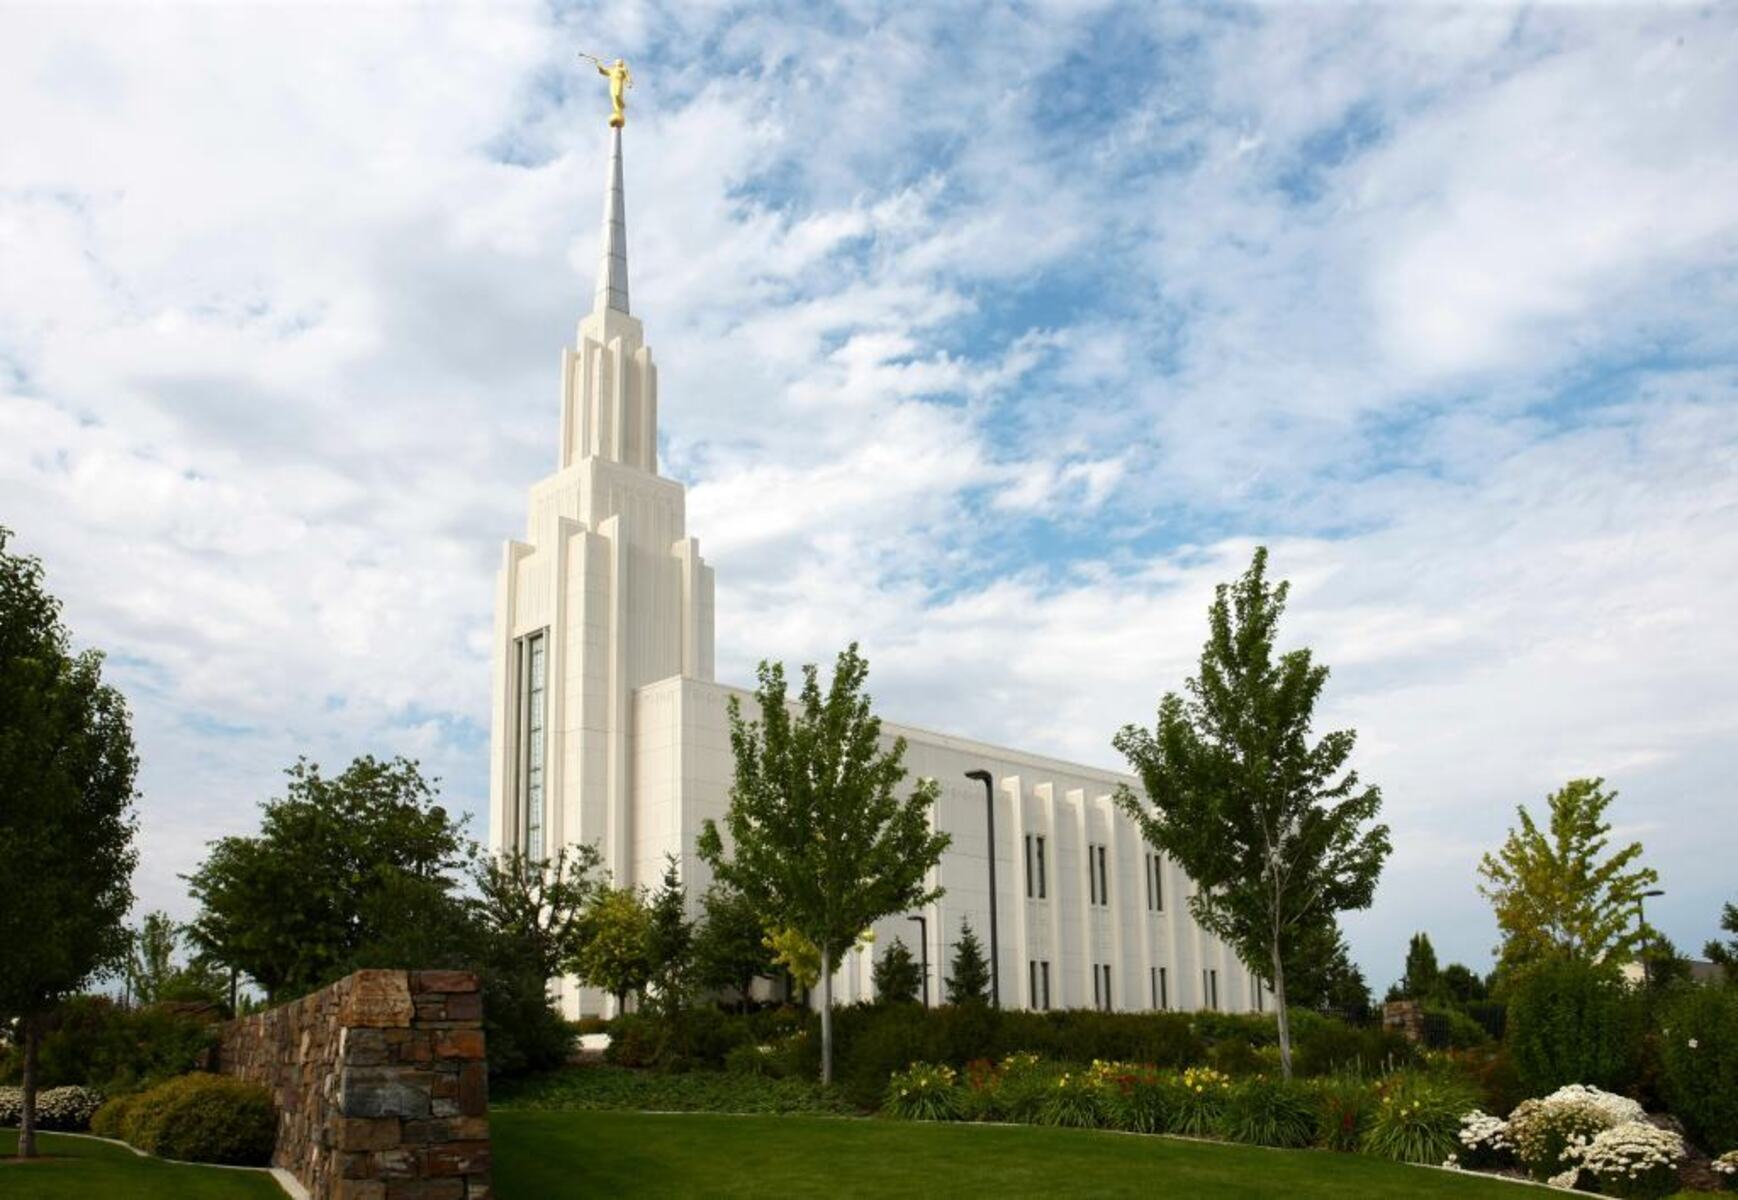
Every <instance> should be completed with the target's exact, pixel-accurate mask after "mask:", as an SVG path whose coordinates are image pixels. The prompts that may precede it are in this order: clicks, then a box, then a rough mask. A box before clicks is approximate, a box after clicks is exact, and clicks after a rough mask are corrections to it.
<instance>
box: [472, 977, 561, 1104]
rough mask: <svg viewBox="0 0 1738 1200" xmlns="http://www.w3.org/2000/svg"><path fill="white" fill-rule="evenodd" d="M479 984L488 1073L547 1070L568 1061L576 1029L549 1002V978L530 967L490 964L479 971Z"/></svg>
mask: <svg viewBox="0 0 1738 1200" xmlns="http://www.w3.org/2000/svg"><path fill="white" fill-rule="evenodd" d="M482 984H483V988H482V990H483V1034H484V1036H485V1037H486V1038H487V1039H488V1044H489V1074H491V1075H494V1076H497V1077H500V1076H512V1075H522V1074H525V1073H527V1072H530V1071H547V1070H551V1069H553V1068H555V1067H559V1066H561V1065H562V1064H563V1063H565V1062H566V1061H567V1057H568V1055H569V1054H571V1053H573V1040H574V1034H575V1031H574V1027H573V1025H572V1024H571V1023H570V1022H569V1021H567V1019H566V1018H564V1017H563V1016H562V1015H561V1014H560V1013H558V1012H556V1011H555V1009H554V1008H553V1007H551V1005H550V1003H549V994H548V987H549V984H548V981H547V980H545V979H544V978H543V977H542V976H541V975H540V974H538V973H537V972H536V971H534V970H532V971H527V970H523V969H507V968H501V969H494V968H491V969H488V970H485V971H483V972H482Z"/></svg>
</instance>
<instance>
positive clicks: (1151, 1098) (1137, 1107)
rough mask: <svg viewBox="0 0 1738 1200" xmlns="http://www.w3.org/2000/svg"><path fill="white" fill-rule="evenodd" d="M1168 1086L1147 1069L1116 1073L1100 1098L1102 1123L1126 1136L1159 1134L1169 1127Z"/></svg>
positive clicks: (1163, 1078) (1155, 1071) (1131, 1069)
mask: <svg viewBox="0 0 1738 1200" xmlns="http://www.w3.org/2000/svg"><path fill="white" fill-rule="evenodd" d="M1171 1091H1172V1089H1171V1086H1170V1082H1169V1080H1167V1079H1166V1077H1165V1076H1164V1075H1163V1074H1161V1073H1160V1072H1159V1071H1158V1070H1157V1069H1156V1068H1153V1067H1149V1066H1141V1067H1133V1068H1126V1069H1123V1070H1120V1071H1118V1072H1117V1073H1116V1074H1115V1075H1113V1076H1112V1077H1111V1078H1110V1079H1109V1080H1108V1081H1107V1082H1106V1084H1105V1086H1104V1090H1103V1093H1102V1095H1101V1096H1100V1100H1099V1103H1100V1107H1101V1108H1102V1110H1103V1114H1104V1122H1105V1124H1106V1125H1109V1126H1110V1127H1111V1128H1112V1129H1121V1130H1123V1131H1125V1132H1127V1133H1162V1132H1164V1130H1165V1129H1166V1127H1167V1125H1168V1123H1169V1116H1168V1114H1169V1110H1170V1099H1169V1098H1170V1095H1171Z"/></svg>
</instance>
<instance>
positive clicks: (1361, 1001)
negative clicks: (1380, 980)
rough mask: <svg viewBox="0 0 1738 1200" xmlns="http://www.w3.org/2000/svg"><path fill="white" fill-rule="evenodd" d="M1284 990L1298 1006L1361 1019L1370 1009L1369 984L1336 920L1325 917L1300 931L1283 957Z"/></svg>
mask: <svg viewBox="0 0 1738 1200" xmlns="http://www.w3.org/2000/svg"><path fill="white" fill-rule="evenodd" d="M1285 993H1286V997H1287V1001H1288V1003H1290V1004H1292V1005H1294V1006H1296V1007H1298V1008H1311V1009H1315V1010H1317V1011H1318V1012H1332V1013H1337V1014H1339V1015H1340V1016H1343V1017H1347V1018H1349V1019H1353V1020H1362V1019H1363V1018H1364V1017H1365V1015H1367V1014H1368V1013H1369V1011H1370V986H1369V984H1367V983H1366V982H1365V981H1364V972H1363V970H1362V969H1360V968H1359V966H1358V964H1357V963H1355V962H1353V961H1352V953H1351V948H1350V947H1349V946H1347V945H1346V938H1345V935H1344V934H1343V933H1341V932H1340V924H1339V922H1338V921H1334V920H1327V921H1322V922H1320V923H1318V924H1316V925H1314V926H1312V927H1311V928H1310V929H1309V930H1308V931H1306V932H1305V933H1303V934H1301V935H1300V936H1299V937H1298V938H1297V939H1296V941H1295V943H1294V949H1293V950H1292V952H1291V953H1290V954H1289V955H1288V956H1287V958H1286V982H1285Z"/></svg>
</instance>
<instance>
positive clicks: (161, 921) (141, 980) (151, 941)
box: [126, 911, 181, 1004]
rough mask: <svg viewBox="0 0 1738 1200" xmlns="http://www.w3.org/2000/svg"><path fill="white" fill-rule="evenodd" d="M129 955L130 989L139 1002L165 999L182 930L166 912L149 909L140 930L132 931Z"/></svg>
mask: <svg viewBox="0 0 1738 1200" xmlns="http://www.w3.org/2000/svg"><path fill="white" fill-rule="evenodd" d="M128 940H129V941H130V943H131V946H130V948H129V950H128V954H127V971H126V984H127V991H128V992H130V993H131V994H132V997H133V999H134V1000H135V1001H137V1002H138V1003H140V1004H151V1003H153V1002H155V1001H157V1000H160V999H162V998H163V991H164V988H165V987H166V986H167V984H168V983H169V980H170V977H171V976H173V975H174V973H175V948H176V945H177V944H178V943H179V942H180V940H181V930H180V929H179V928H177V927H176V924H175V922H174V921H173V920H172V919H171V918H170V916H169V914H168V913H166V912H161V911H158V912H148V913H146V914H145V919H144V920H143V921H142V922H140V924H139V928H138V929H137V930H133V931H130V932H129V934H128Z"/></svg>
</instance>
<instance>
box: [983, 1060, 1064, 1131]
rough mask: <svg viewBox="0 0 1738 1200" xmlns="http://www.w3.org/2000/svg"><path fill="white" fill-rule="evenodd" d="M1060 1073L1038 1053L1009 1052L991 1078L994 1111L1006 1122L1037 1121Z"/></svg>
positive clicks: (992, 1109)
mask: <svg viewBox="0 0 1738 1200" xmlns="http://www.w3.org/2000/svg"><path fill="white" fill-rule="evenodd" d="M1060 1073H1061V1072H1059V1071H1058V1070H1057V1069H1056V1068H1055V1067H1052V1066H1050V1065H1048V1064H1046V1063H1044V1062H1042V1061H1040V1059H1039V1058H1038V1056H1037V1055H1036V1054H1027V1053H1015V1054H1010V1055H1008V1056H1007V1057H1006V1058H1004V1059H1003V1060H1002V1061H1001V1064H1000V1065H999V1066H998V1067H997V1068H996V1070H995V1072H994V1074H993V1076H992V1077H991V1080H990V1085H989V1086H990V1097H991V1101H990V1111H991V1112H992V1113H993V1114H994V1115H995V1116H997V1117H1000V1118H1001V1119H1002V1120H1004V1121H1020V1122H1026V1123H1031V1122H1035V1121H1037V1120H1038V1119H1039V1116H1040V1114H1041V1113H1042V1111H1043V1107H1044V1102H1045V1100H1047V1099H1048V1098H1049V1094H1050V1088H1052V1087H1054V1086H1055V1083H1056V1077H1057V1075H1059V1074H1060Z"/></svg>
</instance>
